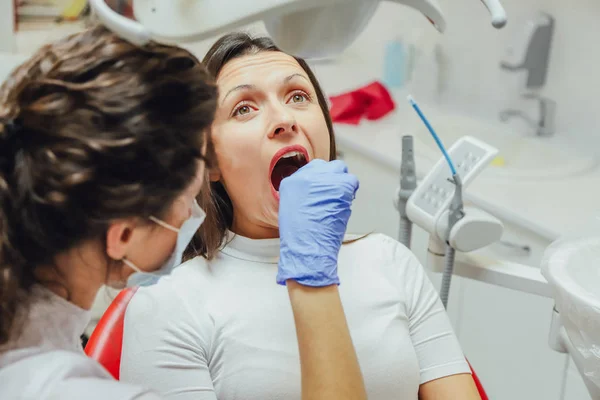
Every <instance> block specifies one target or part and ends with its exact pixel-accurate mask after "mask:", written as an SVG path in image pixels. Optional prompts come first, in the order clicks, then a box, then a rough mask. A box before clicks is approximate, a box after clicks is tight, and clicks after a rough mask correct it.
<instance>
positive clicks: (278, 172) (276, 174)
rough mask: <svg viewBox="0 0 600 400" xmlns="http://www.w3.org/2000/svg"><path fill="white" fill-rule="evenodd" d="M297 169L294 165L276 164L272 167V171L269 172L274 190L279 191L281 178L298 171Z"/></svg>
mask: <svg viewBox="0 0 600 400" xmlns="http://www.w3.org/2000/svg"><path fill="white" fill-rule="evenodd" d="M298 169H299V168H298V167H297V166H295V165H289V164H284V165H276V166H275V168H273V173H272V174H271V184H272V185H273V187H274V188H275V190H276V191H278V192H279V185H281V181H282V180H283V178H287V177H288V176H290V175H292V174H293V173H294V172H296V171H298Z"/></svg>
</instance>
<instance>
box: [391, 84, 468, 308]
mask: <svg viewBox="0 0 600 400" xmlns="http://www.w3.org/2000/svg"><path fill="white" fill-rule="evenodd" d="M408 102H409V103H410V105H411V106H412V107H413V108H414V110H415V111H416V113H417V114H418V115H419V118H421V121H423V123H424V124H425V126H426V127H427V129H428V130H429V133H431V136H432V137H433V139H434V140H435V142H436V143H437V145H438V147H439V148H440V151H441V152H442V154H443V156H444V158H445V159H446V161H447V162H448V166H449V167H450V171H451V173H452V181H453V183H454V185H455V186H456V188H455V190H454V196H453V197H452V201H451V202H450V207H449V210H448V211H449V213H448V230H447V232H446V240H445V242H446V254H445V260H444V261H445V266H444V272H443V274H442V286H441V288H440V299H441V301H442V304H443V305H444V308H448V297H449V295H450V283H451V282H452V275H453V273H454V258H455V256H456V250H455V249H454V248H453V247H452V246H451V245H450V232H451V231H452V228H454V225H456V223H457V222H458V221H459V220H460V219H461V218H463V217H464V216H465V213H464V205H463V198H462V191H463V186H462V180H461V178H460V176H459V175H458V173H457V172H456V168H455V167H454V163H453V162H452V160H451V158H450V155H449V154H448V152H447V151H446V149H445V147H444V145H443V144H442V141H441V140H440V138H439V136H438V135H437V133H436V132H435V130H434V129H433V127H432V126H431V124H430V123H429V121H428V120H427V118H426V117H425V115H424V114H423V112H422V111H421V108H420V107H419V105H418V104H417V102H416V101H415V99H413V98H412V96H410V95H409V96H408ZM402 144H403V147H402V155H403V163H402V166H404V144H405V142H404V138H402ZM410 151H411V154H412V137H411V138H410ZM412 165H413V168H414V159H413V163H412ZM401 175H403V174H402V167H401ZM400 186H401V188H400V189H399V196H398V198H399V203H400V198H401V195H402V180H401V181H400ZM415 186H416V179H415ZM413 191H414V187H413ZM411 194H412V192H411ZM409 197H410V196H409ZM400 206H401V204H399V207H398V209H399V210H400V237H401V239H402V237H403V234H404V235H405V233H403V224H404V222H403V218H404V217H405V216H406V203H404V214H402V208H401V207H400ZM404 229H406V228H404ZM408 243H409V244H410V239H409V241H408Z"/></svg>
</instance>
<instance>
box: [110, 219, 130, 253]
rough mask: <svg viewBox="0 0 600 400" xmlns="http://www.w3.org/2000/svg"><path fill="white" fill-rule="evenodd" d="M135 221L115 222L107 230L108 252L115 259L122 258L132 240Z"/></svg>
mask: <svg viewBox="0 0 600 400" xmlns="http://www.w3.org/2000/svg"><path fill="white" fill-rule="evenodd" d="M134 227H135V225H134V223H133V221H127V220H122V221H118V222H113V223H112V224H110V226H109V227H108V230H107V231H106V253H107V254H108V256H109V257H110V258H112V259H113V260H121V259H123V257H125V255H126V254H127V250H128V249H129V246H130V244H131V242H132V240H131V238H132V234H133V228H134Z"/></svg>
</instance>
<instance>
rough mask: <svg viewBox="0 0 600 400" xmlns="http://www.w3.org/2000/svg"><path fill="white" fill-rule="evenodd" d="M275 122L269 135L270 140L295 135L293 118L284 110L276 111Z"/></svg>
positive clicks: (295, 129) (295, 126)
mask: <svg viewBox="0 0 600 400" xmlns="http://www.w3.org/2000/svg"><path fill="white" fill-rule="evenodd" d="M276 115H277V117H276V118H277V120H276V123H275V125H274V126H273V127H272V129H271V132H270V133H269V137H270V138H274V137H276V136H280V135H283V134H286V133H296V132H297V131H298V127H297V124H296V119H295V118H294V116H293V115H292V114H291V113H290V112H288V111H286V110H278V112H277V114H276Z"/></svg>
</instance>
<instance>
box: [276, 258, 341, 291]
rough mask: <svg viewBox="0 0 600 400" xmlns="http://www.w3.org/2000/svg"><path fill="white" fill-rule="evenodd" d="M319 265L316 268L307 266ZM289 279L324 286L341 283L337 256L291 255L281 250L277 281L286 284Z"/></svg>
mask: <svg viewBox="0 0 600 400" xmlns="http://www.w3.org/2000/svg"><path fill="white" fill-rule="evenodd" d="M307 265H310V266H313V265H319V268H317V269H315V270H310V269H307V268H306V266H307ZM288 279H293V280H294V281H296V282H298V283H299V284H301V285H304V286H311V287H323V286H331V285H339V284H340V279H339V277H338V274H337V258H333V257H328V256H320V257H315V256H290V255H288V254H285V252H281V257H280V258H279V272H278V273H277V283H278V284H280V285H284V286H285V282H286V281H287V280H288Z"/></svg>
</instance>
